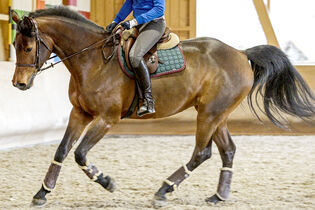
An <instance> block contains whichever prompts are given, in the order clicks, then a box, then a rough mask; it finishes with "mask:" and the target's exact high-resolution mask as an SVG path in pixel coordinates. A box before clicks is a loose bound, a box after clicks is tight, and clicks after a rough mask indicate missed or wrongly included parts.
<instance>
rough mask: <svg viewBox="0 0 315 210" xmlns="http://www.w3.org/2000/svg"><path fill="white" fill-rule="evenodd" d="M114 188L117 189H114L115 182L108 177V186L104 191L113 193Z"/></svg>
mask: <svg viewBox="0 0 315 210" xmlns="http://www.w3.org/2000/svg"><path fill="white" fill-rule="evenodd" d="M116 188H117V187H116V183H115V180H114V179H113V178H110V177H108V184H107V186H106V190H108V191H109V192H111V193H113V192H114V191H115V190H116Z"/></svg>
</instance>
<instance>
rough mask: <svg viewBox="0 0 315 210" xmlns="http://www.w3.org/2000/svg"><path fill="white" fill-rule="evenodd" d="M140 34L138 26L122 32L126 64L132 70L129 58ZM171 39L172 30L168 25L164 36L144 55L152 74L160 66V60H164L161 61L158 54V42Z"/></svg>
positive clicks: (165, 41)
mask: <svg viewBox="0 0 315 210" xmlns="http://www.w3.org/2000/svg"><path fill="white" fill-rule="evenodd" d="M138 36H139V31H138V29H137V28H132V29H130V30H125V31H124V32H123V33H122V39H121V41H122V43H121V44H122V46H123V51H124V53H125V59H126V64H127V66H128V68H129V69H130V70H132V66H131V64H130V60H129V54H130V49H131V48H132V46H133V44H134V43H135V41H136V39H137V37H138ZM170 39H171V30H170V29H169V28H168V27H166V29H165V32H164V34H163V36H162V37H161V39H160V40H159V41H158V42H157V43H156V44H155V45H154V46H153V47H152V49H151V50H149V52H148V53H147V54H146V55H145V56H144V60H145V62H146V64H147V66H148V69H149V71H150V74H153V73H154V72H156V70H157V69H158V66H159V62H162V61H159V58H158V54H157V50H158V44H162V43H167V42H168V41H170Z"/></svg>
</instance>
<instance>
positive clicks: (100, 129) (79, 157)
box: [74, 118, 115, 192]
mask: <svg viewBox="0 0 315 210" xmlns="http://www.w3.org/2000/svg"><path fill="white" fill-rule="evenodd" d="M111 125H112V123H108V122H107V121H105V120H104V119H102V118H96V119H95V120H94V121H93V122H92V123H91V125H90V126H89V129H88V131H87V133H86V134H85V136H84V137H83V139H82V141H81V143H80V145H79V146H78V147H77V149H76V150H75V152H74V155H75V161H76V162H77V164H78V165H79V167H80V168H81V169H82V170H83V172H84V173H85V174H86V175H87V176H88V177H89V178H90V179H91V180H93V181H95V182H96V183H99V184H100V185H102V186H103V187H104V188H105V189H107V190H108V191H110V192H114V190H115V182H114V180H113V179H112V178H110V177H109V176H104V175H103V173H102V172H101V171H99V170H98V169H97V167H96V166H95V165H93V164H92V163H89V162H88V161H87V159H86V155H87V153H88V151H89V150H90V149H91V148H92V147H93V146H94V145H95V144H96V143H97V142H98V141H99V140H101V139H102V138H103V136H104V135H105V134H106V132H107V131H108V130H109V128H110V127H111Z"/></svg>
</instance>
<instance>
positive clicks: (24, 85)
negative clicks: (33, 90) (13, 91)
mask: <svg viewBox="0 0 315 210" xmlns="http://www.w3.org/2000/svg"><path fill="white" fill-rule="evenodd" d="M13 86H14V87H16V88H19V89H20V90H27V89H29V88H30V87H29V86H28V85H26V84H25V83H16V84H13Z"/></svg>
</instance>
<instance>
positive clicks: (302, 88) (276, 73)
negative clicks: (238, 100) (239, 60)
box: [245, 45, 315, 128]
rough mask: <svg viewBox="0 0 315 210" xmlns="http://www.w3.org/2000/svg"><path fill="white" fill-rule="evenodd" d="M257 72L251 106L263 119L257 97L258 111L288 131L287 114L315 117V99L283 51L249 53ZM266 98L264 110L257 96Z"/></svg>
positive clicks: (260, 48)
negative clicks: (255, 106)
mask: <svg viewBox="0 0 315 210" xmlns="http://www.w3.org/2000/svg"><path fill="white" fill-rule="evenodd" d="M245 54H246V55H247V57H248V59H249V60H250V62H251V66H252V69H253V71H254V83H253V87H252V89H251V90H250V92H249V94H248V97H247V102H248V104H249V106H250V109H251V110H252V111H253V113H254V114H255V115H256V117H257V118H258V119H260V118H259V117H258V115H257V112H256V111H255V109H254V106H253V93H254V92H255V90H257V92H256V94H255V102H256V104H257V105H258V108H259V109H260V110H261V111H262V112H263V113H264V114H265V115H266V116H267V117H268V118H269V120H270V121H271V122H272V123H273V124H275V125H276V126H278V127H281V128H286V127H287V126H286V125H285V123H284V122H286V123H287V121H286V119H285V118H284V117H283V115H281V112H282V113H286V114H289V115H292V116H295V117H298V118H300V119H303V120H310V119H311V118H312V117H313V116H314V115H315V106H314V104H315V103H314V102H315V97H314V94H313V93H312V91H311V89H310V88H309V87H308V85H307V84H306V82H305V81H304V79H303V78H302V76H301V75H300V74H299V73H298V71H297V70H296V69H295V68H294V66H293V65H292V64H291V62H290V61H289V59H288V57H287V56H286V55H285V54H284V52H282V51H281V50H280V49H278V48H276V47H274V46H270V45H261V46H256V47H253V48H250V49H247V50H245ZM258 94H259V95H261V96H262V98H263V109H262V108H261V107H260V106H259V104H258V103H257V96H258Z"/></svg>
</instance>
